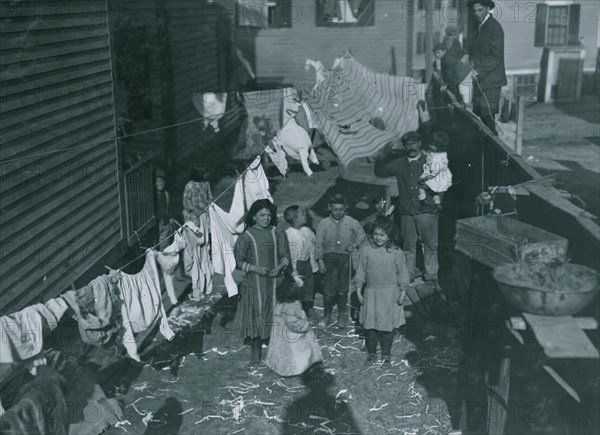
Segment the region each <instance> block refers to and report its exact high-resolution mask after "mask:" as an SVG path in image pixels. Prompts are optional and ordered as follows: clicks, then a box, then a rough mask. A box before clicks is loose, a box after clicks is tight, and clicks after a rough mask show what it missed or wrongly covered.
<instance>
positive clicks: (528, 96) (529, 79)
mask: <svg viewBox="0 0 600 435" xmlns="http://www.w3.org/2000/svg"><path fill="white" fill-rule="evenodd" d="M537 82H538V75H537V74H521V75H515V76H514V78H513V87H514V93H515V96H517V97H524V98H525V101H526V102H532V101H537Z"/></svg>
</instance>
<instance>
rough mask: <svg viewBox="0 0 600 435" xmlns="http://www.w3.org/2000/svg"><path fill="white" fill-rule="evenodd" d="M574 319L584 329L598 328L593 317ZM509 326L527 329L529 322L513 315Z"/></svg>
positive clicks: (517, 329)
mask: <svg viewBox="0 0 600 435" xmlns="http://www.w3.org/2000/svg"><path fill="white" fill-rule="evenodd" d="M573 319H575V322H577V325H578V326H579V327H580V328H581V329H583V330H584V331H585V330H594V329H598V322H597V321H596V319H594V318H593V317H573ZM508 327H509V328H511V329H514V330H516V331H525V330H526V329H527V323H526V322H525V319H523V318H522V317H511V318H510V323H509V325H508Z"/></svg>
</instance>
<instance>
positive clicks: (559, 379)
mask: <svg viewBox="0 0 600 435" xmlns="http://www.w3.org/2000/svg"><path fill="white" fill-rule="evenodd" d="M543 367H544V370H546V372H547V373H548V374H549V375H550V376H551V377H552V379H554V380H555V381H556V383H557V384H558V385H560V386H561V387H562V389H563V390H565V391H566V392H567V394H568V395H569V396H571V397H572V398H573V399H574V400H575V401H576V402H577V403H581V399H580V398H579V394H577V391H575V390H574V389H573V387H571V386H570V385H569V384H568V382H567V381H565V380H564V379H563V378H562V377H561V376H560V375H559V374H558V373H556V371H555V370H554V369H553V368H552V367H550V366H547V365H544V366H543Z"/></svg>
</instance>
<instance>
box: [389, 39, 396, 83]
mask: <svg viewBox="0 0 600 435" xmlns="http://www.w3.org/2000/svg"><path fill="white" fill-rule="evenodd" d="M391 57H392V67H391V68H390V75H393V76H395V75H397V74H396V47H394V46H393V45H392V47H391Z"/></svg>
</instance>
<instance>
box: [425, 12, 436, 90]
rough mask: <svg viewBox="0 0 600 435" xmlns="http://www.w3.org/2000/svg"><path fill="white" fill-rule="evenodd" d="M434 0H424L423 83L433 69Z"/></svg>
mask: <svg viewBox="0 0 600 435" xmlns="http://www.w3.org/2000/svg"><path fill="white" fill-rule="evenodd" d="M434 1H435V0H425V83H429V79H430V78H431V73H432V70H433V14H434V13H435V4H434Z"/></svg>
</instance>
